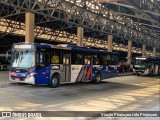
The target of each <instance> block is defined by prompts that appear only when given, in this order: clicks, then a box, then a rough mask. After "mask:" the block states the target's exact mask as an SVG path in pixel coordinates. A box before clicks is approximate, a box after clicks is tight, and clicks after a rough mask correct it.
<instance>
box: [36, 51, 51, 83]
mask: <svg viewBox="0 0 160 120" xmlns="http://www.w3.org/2000/svg"><path fill="white" fill-rule="evenodd" d="M49 58H50V56H49V54H48V53H46V51H43V52H42V51H40V52H38V53H37V58H36V59H37V66H36V74H35V79H36V84H48V83H49V81H50V65H49V62H50V61H49Z"/></svg>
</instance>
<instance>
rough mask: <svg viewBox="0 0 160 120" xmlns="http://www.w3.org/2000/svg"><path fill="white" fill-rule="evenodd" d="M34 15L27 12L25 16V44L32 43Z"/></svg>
mask: <svg viewBox="0 0 160 120" xmlns="http://www.w3.org/2000/svg"><path fill="white" fill-rule="evenodd" d="M34 26H35V15H34V13H30V12H27V13H26V14H25V42H30V43H34Z"/></svg>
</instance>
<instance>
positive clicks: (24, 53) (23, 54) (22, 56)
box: [20, 50, 28, 63]
mask: <svg viewBox="0 0 160 120" xmlns="http://www.w3.org/2000/svg"><path fill="white" fill-rule="evenodd" d="M27 53H28V50H26V51H25V52H21V54H20V55H21V56H20V57H21V59H20V63H21V62H22V59H23V58H24V57H25V55H26V54H27Z"/></svg>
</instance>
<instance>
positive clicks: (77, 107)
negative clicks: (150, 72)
mask: <svg viewBox="0 0 160 120" xmlns="http://www.w3.org/2000/svg"><path fill="white" fill-rule="evenodd" d="M7 82H8V73H7V72H0V83H1V84H2V83H7ZM0 111H160V78H158V77H141V76H125V77H116V78H111V79H108V80H105V81H104V82H102V83H101V84H98V85H96V84H92V83H78V84H65V85H62V86H60V87H59V88H48V86H32V85H22V84H18V85H17V84H11V85H8V86H5V87H1V88H0ZM35 119H36V118H35ZM38 119H39V118H38ZM42 119H46V118H42ZM47 119H53V118H47ZM54 119H57V118H54ZM58 119H59V117H58ZM61 119H66V118H61ZM67 119H91V118H84V117H82V118H74V117H72V118H67ZM92 119H93V118H92ZM94 119H114V120H117V119H120V120H121V119H125V120H127V119H128V118H127V119H126V118H104V117H102V118H94ZM131 119H133V117H132V118H131ZM135 119H137V118H135ZM139 119H146V118H139ZM155 119H157V120H158V119H159V118H154V119H153V120H155Z"/></svg>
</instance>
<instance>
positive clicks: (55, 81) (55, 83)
mask: <svg viewBox="0 0 160 120" xmlns="http://www.w3.org/2000/svg"><path fill="white" fill-rule="evenodd" d="M59 85H60V80H59V76H58V75H53V76H52V78H51V83H50V85H49V86H50V87H51V88H56V87H59Z"/></svg>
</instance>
